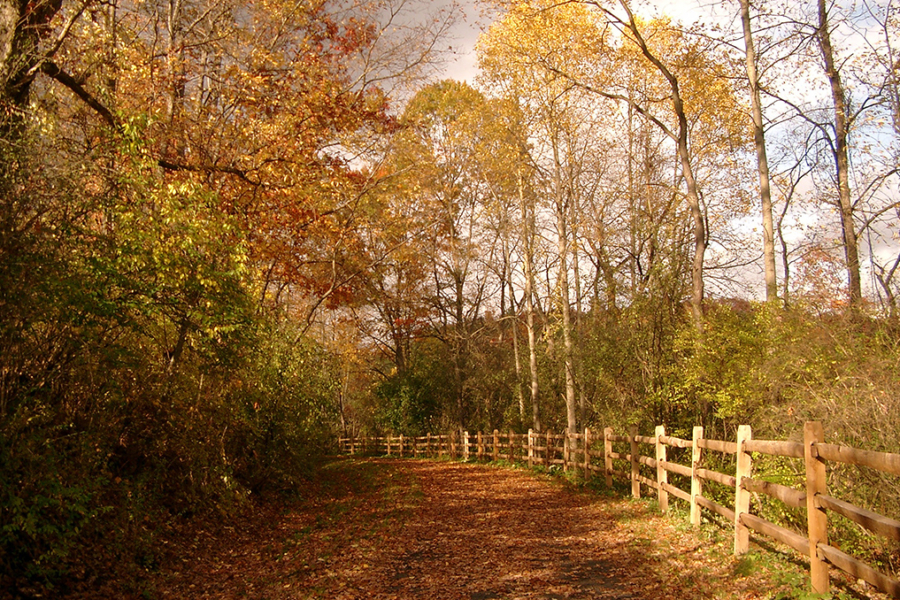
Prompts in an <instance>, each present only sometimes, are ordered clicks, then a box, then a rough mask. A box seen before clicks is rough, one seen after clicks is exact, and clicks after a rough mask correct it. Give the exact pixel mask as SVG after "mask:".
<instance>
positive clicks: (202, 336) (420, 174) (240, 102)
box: [0, 0, 900, 593]
mask: <svg viewBox="0 0 900 600" xmlns="http://www.w3.org/2000/svg"><path fill="white" fill-rule="evenodd" d="M441 6H443V8H441ZM441 6H438V5H437V4H434V3H431V2H428V1H426V0H423V1H421V2H418V1H414V0H296V1H286V0H257V1H255V2H237V1H235V0H35V1H31V2H24V1H21V0H0V589H19V590H37V589H42V588H45V587H47V586H50V587H52V586H60V585H64V583H65V582H66V581H67V580H69V579H71V578H73V577H74V578H78V577H82V578H86V577H91V576H94V577H95V576H97V570H98V569H99V570H100V571H102V568H103V565H104V564H109V561H115V562H116V563H127V564H139V565H142V566H144V567H148V568H149V566H150V565H149V563H152V560H151V559H148V558H147V557H148V556H152V547H153V540H154V535H155V534H154V532H155V531H156V528H158V527H159V526H160V524H162V523H166V522H169V521H170V520H171V519H173V518H185V517H190V516H192V515H198V514H219V513H223V514H224V513H228V512H229V511H233V510H237V508H239V507H241V506H244V505H246V504H247V503H248V502H252V501H253V499H254V498H258V497H260V496H265V495H266V494H269V493H272V492H285V491H287V490H291V489H296V486H297V485H298V482H300V481H302V480H303V478H304V477H307V476H308V475H309V473H310V471H311V470H312V469H313V468H314V467H315V465H316V464H317V463H318V462H319V459H320V457H322V456H324V455H326V454H328V453H329V452H331V451H332V450H333V449H334V448H335V444H336V440H337V437H338V436H339V435H341V434H374V433H379V432H395V433H404V434H407V435H414V434H419V433H423V432H427V431H431V432H438V431H448V430H450V429H458V428H464V429H471V430H473V431H474V430H478V429H481V430H492V429H494V428H511V429H515V430H520V431H521V430H527V429H528V428H533V429H536V430H547V429H552V430H556V431H558V430H562V429H565V428H567V427H568V428H573V429H574V428H581V427H584V426H592V425H599V426H604V425H614V426H622V425H625V424H642V425H647V424H659V423H664V424H666V426H667V430H668V431H670V432H671V433H672V434H673V435H678V434H679V433H685V432H687V433H686V435H687V437H690V427H691V426H693V425H697V424H702V425H704V426H705V427H706V428H707V432H708V434H707V435H708V436H709V437H714V436H716V435H722V436H726V435H731V434H732V433H733V431H734V429H735V427H736V425H737V424H741V423H749V424H751V425H752V426H753V427H754V432H755V433H757V434H758V435H759V436H760V437H765V436H773V437H779V438H782V439H784V438H788V437H795V436H796V435H797V434H798V431H799V424H801V423H802V422H803V421H804V420H807V419H821V420H822V421H824V422H825V424H826V429H827V431H828V435H829V438H830V439H831V440H835V441H836V440H841V441H844V442H846V443H850V444H853V445H855V446H857V447H862V448H871V449H879V450H892V451H897V450H898V446H897V444H898V442H897V440H898V438H900V393H898V390H900V381H898V380H900V368H898V367H900V338H898V325H900V324H898V318H900V313H898V307H897V295H898V293H900V280H898V279H900V273H898V267H900V240H898V215H900V213H898V210H900V205H898V201H900V192H898V169H900V75H898V66H900V7H898V6H897V5H896V4H895V3H894V2H893V1H892V0H861V1H859V2H844V1H843V0H837V1H835V2H832V1H831V0H809V1H804V2H799V3H798V2H784V3H782V2H777V1H770V0H758V2H756V3H754V4H752V5H751V4H750V3H749V0H740V1H735V0H725V1H724V2H722V3H721V4H718V5H715V6H710V7H708V9H704V11H705V12H704V13H703V14H700V13H698V14H696V15H693V16H691V15H677V14H674V15H663V14H658V13H654V12H652V11H648V10H645V9H643V8H642V10H641V12H635V10H637V7H632V6H631V5H630V4H628V2H627V0H620V1H619V2H616V1H615V0H598V1H589V0H580V1H578V0H576V1H572V2H563V3H559V2H553V1H552V0H532V1H524V0H522V1H518V0H517V1H508V2H503V1H497V2H494V3H485V5H484V6H482V7H481V8H483V9H484V10H485V11H487V12H486V14H487V15H488V16H489V20H490V24H489V26H488V27H486V29H485V33H484V34H483V35H482V37H481V39H480V41H479V43H478V46H477V52H478V60H479V66H480V76H479V78H478V79H477V81H473V82H471V83H462V82H459V81H453V80H443V79H442V75H441V70H440V68H441V64H442V63H441V61H442V60H444V59H445V58H446V57H447V49H448V47H450V46H451V45H452V44H453V41H452V39H451V38H450V37H448V36H449V34H450V33H451V32H452V31H453V28H454V25H455V23H457V22H458V21H459V19H461V18H462V16H463V15H462V13H461V9H460V7H457V6H455V5H449V4H448V5H446V6H444V5H441ZM869 483H871V484H872V485H871V489H872V490H873V492H872V494H871V498H870V501H871V502H870V503H873V504H878V505H879V506H880V507H881V510H882V512H884V513H886V514H896V509H897V507H898V506H900V500H898V497H897V493H896V490H894V491H890V490H888V489H884V488H882V489H881V491H880V492H879V491H877V489H878V487H877V482H869ZM879 503H880V504H879ZM885 507H887V508H885ZM892 510H893V512H892ZM85 548H91V549H92V550H91V553H89V555H90V556H91V557H92V560H93V561H94V562H93V563H91V562H90V561H88V564H85V560H84V558H85V556H86V554H85V553H84V552H83V549H85ZM145 563H148V564H145ZM92 565H93V566H92ZM91 569H94V571H91ZM91 573H93V575H92V574H91ZM23 593H24V592H23Z"/></svg>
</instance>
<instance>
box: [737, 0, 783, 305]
mask: <svg viewBox="0 0 900 600" xmlns="http://www.w3.org/2000/svg"><path fill="white" fill-rule="evenodd" d="M740 2H741V23H742V24H743V26H744V47H745V53H744V56H745V59H746V63H747V81H748V82H749V84H750V108H751V117H752V119H753V141H754V144H755V145H756V163H757V167H758V170H759V198H760V201H761V202H762V221H763V266H764V271H765V281H766V302H777V301H778V281H777V279H776V275H775V227H774V221H773V219H772V192H771V186H770V181H769V158H768V156H767V154H766V136H765V130H764V129H763V118H762V103H761V102H760V94H759V73H758V72H757V70H756V50H755V49H754V47H753V31H752V28H751V23H750V0H740Z"/></svg>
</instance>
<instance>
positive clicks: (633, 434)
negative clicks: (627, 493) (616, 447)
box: [628, 425, 641, 498]
mask: <svg viewBox="0 0 900 600" xmlns="http://www.w3.org/2000/svg"><path fill="white" fill-rule="evenodd" d="M637 434H638V428H637V425H632V426H631V427H629V428H628V439H629V441H630V442H631V497H632V498H640V497H641V482H640V480H639V479H638V475H640V463H639V462H638V442H637Z"/></svg>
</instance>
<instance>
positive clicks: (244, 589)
mask: <svg viewBox="0 0 900 600" xmlns="http://www.w3.org/2000/svg"><path fill="white" fill-rule="evenodd" d="M328 472H329V475H328V477H327V478H326V479H325V480H324V482H323V483H320V484H319V487H317V488H316V489H312V490H309V500H308V501H307V502H305V503H304V504H303V505H302V506H292V507H290V508H289V509H281V510H279V511H277V512H275V513H273V514H268V515H263V516H260V515H257V517H255V520H254V521H253V522H252V523H245V522H242V523H241V524H237V523H236V524H234V525H233V526H230V527H224V528H222V529H220V530H216V531H199V532H194V541H193V543H192V545H191V549H192V550H191V556H190V557H188V559H185V558H184V557H182V558H180V559H177V557H171V558H170V559H169V560H167V561H165V562H164V564H163V565H162V567H161V568H160V570H159V572H158V573H157V574H156V575H155V576H154V577H153V578H152V580H151V581H149V582H148V583H147V585H148V588H147V591H148V592H149V594H145V595H151V596H152V597H159V598H184V597H191V598H255V599H260V600H261V599H263V598H266V599H276V598H277V599H287V598H292V599H294V598H328V599H336V600H344V599H346V600H349V599H356V598H360V599H361V598H373V599H404V600H405V599H447V600H451V599H464V600H490V599H509V600H513V599H529V600H531V599H551V598H552V599H556V598H572V599H582V598H584V599H586V598H595V599H656V598H678V599H679V600H691V599H700V598H703V599H706V598H747V599H749V598H771V597H773V594H774V592H775V591H776V590H775V589H774V588H773V584H772V583H771V582H770V581H769V579H768V578H767V576H768V575H770V574H768V573H766V570H765V568H764V567H763V566H760V565H755V564H754V565H751V567H752V568H747V564H746V562H745V563H739V562H736V561H735V560H734V559H732V558H731V557H730V556H729V552H728V550H729V549H730V538H729V537H728V535H727V532H723V531H721V530H719V529H716V528H715V527H708V528H705V529H704V530H703V531H702V532H700V533H697V532H694V531H692V530H691V529H690V527H689V526H688V525H687V524H686V523H685V519H683V518H675V519H665V518H662V517H660V516H659V515H658V514H657V511H656V508H655V505H654V504H653V503H648V502H635V501H631V500H624V499H620V498H613V497H608V496H607V497H602V496H598V495H597V494H595V493H588V492H585V491H582V490H580V489H578V488H576V487H575V486H572V485H568V484H566V483H565V482H564V481H561V480H560V478H552V477H549V476H546V475H535V474H534V473H532V472H529V471H527V470H525V469H511V468H496V467H490V466H481V465H472V464H463V463H457V462H445V461H421V460H409V459H407V460H390V459H370V460H352V459H351V460H342V461H338V462H337V463H336V464H335V465H334V466H332V467H329V469H328ZM182 533H183V532H182ZM182 554H183V553H182Z"/></svg>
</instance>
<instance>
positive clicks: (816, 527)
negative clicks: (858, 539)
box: [803, 421, 831, 594]
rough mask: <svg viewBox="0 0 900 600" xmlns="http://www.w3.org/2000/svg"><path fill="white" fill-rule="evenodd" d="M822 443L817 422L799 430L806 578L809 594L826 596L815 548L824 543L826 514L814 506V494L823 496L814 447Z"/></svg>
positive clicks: (821, 466)
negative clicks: (803, 465)
mask: <svg viewBox="0 0 900 600" xmlns="http://www.w3.org/2000/svg"><path fill="white" fill-rule="evenodd" d="M824 441H825V430H824V429H823V428H822V423H821V422H819V421H807V422H806V424H805V425H804V426H803V457H804V459H805V462H806V517H807V529H808V534H809V535H808V537H809V578H810V581H811V583H812V591H813V593H816V594H827V593H828V590H829V588H830V587H831V583H830V582H829V580H828V564H827V563H826V562H825V561H824V560H822V559H821V558H820V557H819V544H827V543H828V514H827V513H826V512H825V509H824V508H822V507H820V506H818V505H817V504H816V494H822V495H825V494H826V493H827V488H826V481H825V477H826V474H825V461H824V460H822V459H821V458H819V453H818V451H817V449H816V447H815V445H816V444H818V443H823V442H824Z"/></svg>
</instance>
